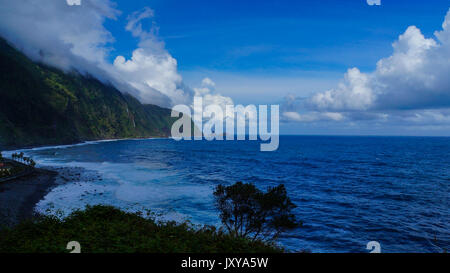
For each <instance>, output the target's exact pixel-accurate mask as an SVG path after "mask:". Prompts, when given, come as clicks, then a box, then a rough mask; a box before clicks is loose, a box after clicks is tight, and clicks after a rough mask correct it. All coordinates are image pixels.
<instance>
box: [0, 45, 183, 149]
mask: <svg viewBox="0 0 450 273" xmlns="http://www.w3.org/2000/svg"><path fill="white" fill-rule="evenodd" d="M174 120H175V119H173V118H171V117H170V110H169V109H165V108H161V107H158V106H155V105H143V104H141V103H140V102H139V101H138V100H137V99H135V98H134V97H132V96H131V95H124V94H122V93H121V92H119V91H118V90H117V89H116V88H114V87H112V86H108V85H105V84H103V83H102V82H100V81H98V80H96V79H94V78H89V77H86V76H82V75H80V74H78V73H69V74H66V73H64V72H63V71H60V70H58V69H55V68H51V67H47V66H45V65H42V64H37V63H34V62H33V61H31V60H30V59H28V58H27V57H26V56H24V55H23V54H22V53H20V52H19V51H17V50H16V49H14V48H13V47H11V46H10V45H8V44H7V43H6V42H5V41H4V40H2V39H0V148H5V147H23V146H31V145H50V144H68V143H74V142H79V141H85V140H97V139H109V138H134V137H136V138H138V137H152V136H159V137H164V136H169V135H170V128H171V126H172V123H173V122H174Z"/></svg>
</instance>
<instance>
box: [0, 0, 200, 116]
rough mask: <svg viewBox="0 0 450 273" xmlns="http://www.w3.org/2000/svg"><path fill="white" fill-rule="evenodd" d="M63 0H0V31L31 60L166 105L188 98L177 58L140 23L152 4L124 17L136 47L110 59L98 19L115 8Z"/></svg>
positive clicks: (91, 0) (96, 1)
mask: <svg viewBox="0 0 450 273" xmlns="http://www.w3.org/2000/svg"><path fill="white" fill-rule="evenodd" d="M68 4H69V2H66V1H61V0H49V1H45V3H44V2H42V1H40V0H28V1H10V0H0V5H1V6H2V8H1V9H0V35H1V36H3V37H4V38H6V39H7V40H8V41H10V42H11V43H13V44H14V45H15V46H16V47H17V48H18V49H20V50H22V51H23V52H24V53H25V54H27V55H28V56H30V57H31V58H32V59H33V60H36V61H41V62H44V63H47V64H49V65H52V66H56V67H58V68H61V69H64V70H65V71H69V70H72V69H76V70H78V71H79V72H81V73H88V74H92V75H94V76H96V77H97V78H99V79H101V80H103V81H105V82H111V83H113V84H114V85H115V86H116V87H117V88H118V89H119V90H121V91H123V92H128V93H131V94H132V95H134V96H136V97H137V98H139V99H140V100H141V101H142V102H144V103H152V104H158V105H161V106H166V107H169V106H172V105H174V104H179V103H184V104H190V103H191V100H192V91H191V90H190V88H188V87H186V86H185V85H184V84H183V80H182V77H181V75H180V74H179V73H178V70H177V61H176V60H175V59H174V58H173V57H172V56H171V55H170V54H169V52H167V50H166V49H165V45H164V43H163V42H162V41H160V40H159V38H158V35H157V28H156V27H152V28H150V29H149V30H146V29H144V28H143V26H142V20H151V19H152V18H153V15H154V12H153V10H151V9H150V8H145V9H143V10H141V11H138V12H135V13H133V14H131V15H130V16H129V17H128V18H127V19H128V23H127V25H126V26H125V29H126V30H127V31H129V32H130V33H131V34H132V35H133V36H134V37H137V38H138V39H139V44H138V47H137V48H136V49H135V50H134V51H133V53H132V56H131V58H130V59H128V60H127V59H126V58H125V57H123V56H117V57H116V58H115V61H114V62H113V63H112V64H111V63H110V62H109V61H108V59H109V57H110V56H111V52H112V45H113V43H114V42H115V39H114V37H113V36H112V34H111V33H110V32H109V31H108V30H107V29H106V28H105V27H104V22H105V20H108V19H112V20H115V19H116V18H117V17H118V16H119V15H120V14H121V12H120V11H119V10H117V9H116V8H115V4H114V3H113V2H112V1H110V0H84V1H83V2H82V5H79V6H77V8H74V7H73V6H68ZM70 4H74V5H77V4H78V1H70ZM80 4H81V2H80ZM30 26H32V27H30Z"/></svg>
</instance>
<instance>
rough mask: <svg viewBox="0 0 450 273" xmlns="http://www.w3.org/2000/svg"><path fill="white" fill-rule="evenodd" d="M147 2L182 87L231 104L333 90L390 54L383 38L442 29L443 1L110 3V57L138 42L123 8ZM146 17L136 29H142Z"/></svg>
mask: <svg viewBox="0 0 450 273" xmlns="http://www.w3.org/2000/svg"><path fill="white" fill-rule="evenodd" d="M143 6H149V7H151V8H152V9H153V10H154V12H155V16H154V18H153V23H154V24H156V26H158V29H159V33H158V36H159V37H160V39H161V40H163V41H164V43H165V47H166V49H167V50H168V52H170V54H171V55H172V56H173V57H174V58H175V59H177V61H178V70H179V72H180V74H181V75H182V76H183V80H184V81H185V82H186V83H187V84H188V85H190V86H196V85H199V83H200V82H201V80H202V78H204V77H209V78H211V79H212V80H213V81H215V82H216V84H217V85H216V89H217V90H218V91H220V93H221V94H222V95H224V96H230V97H231V98H232V99H233V100H234V102H235V103H242V104H258V103H283V98H284V97H286V96H290V95H291V96H296V97H300V98H303V97H309V96H312V95H313V94H314V93H316V92H321V91H325V90H328V89H331V88H333V87H334V86H336V85H337V84H338V83H339V82H340V81H341V79H342V77H343V75H344V74H345V73H346V71H347V70H348V69H349V68H352V67H357V68H358V69H359V70H360V71H361V72H371V71H374V70H375V69H376V63H377V61H378V60H380V59H382V58H386V57H389V56H390V55H391V54H392V53H393V47H392V44H393V42H394V41H396V40H397V39H398V37H399V35H401V34H402V33H404V32H405V30H406V29H407V28H408V27H409V26H417V28H419V29H420V31H421V32H422V33H423V34H424V36H425V37H433V35H434V32H435V31H436V30H440V29H441V28H442V22H443V18H444V17H445V15H446V13H447V11H448V8H449V2H448V1H439V0H433V1H411V0H410V1H406V0H396V1H388V0H384V1H382V3H381V5H380V6H369V5H368V4H367V3H366V1H364V0H351V1H331V0H326V1H259V2H255V1H200V0H198V1H175V0H164V1H162V0H161V1H160V0H155V1H144V0H138V1H133V2H132V3H130V1H119V2H118V6H117V8H118V9H119V10H121V11H123V15H122V16H120V17H119V18H118V20H117V21H108V22H107V24H106V26H107V28H108V29H109V30H110V31H111V32H112V33H113V34H114V36H115V37H116V39H117V42H116V43H115V44H114V48H115V49H116V51H115V52H114V53H117V54H119V55H124V56H128V57H130V56H131V51H130V49H131V48H135V46H136V43H137V40H136V39H131V36H130V33H129V32H127V31H125V30H124V28H123V25H124V24H126V19H127V18H126V17H127V16H126V14H130V13H131V12H133V11H135V10H139V9H141V8H142V7H143ZM150 26H151V25H150V22H147V25H145V24H144V27H148V28H149V27H150ZM282 127H283V128H282V132H284V133H306V134H308V133H311V134H395V135H397V134H399V135H422V134H424V135H429V134H430V135H434V134H436V135H448V134H449V131H448V129H447V127H445V128H440V129H439V130H437V131H436V130H431V131H430V130H428V129H426V128H421V129H420V130H418V129H417V128H416V127H414V126H403V124H402V122H400V121H399V124H398V123H392V124H391V123H389V124H383V125H379V124H378V126H377V125H374V124H364V123H363V124H356V125H355V124H351V123H345V124H335V123H326V122H325V123H321V124H302V123H290V124H287V125H286V124H285V125H283V126H282Z"/></svg>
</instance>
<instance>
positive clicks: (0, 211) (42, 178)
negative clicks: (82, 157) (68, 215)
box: [0, 137, 170, 228]
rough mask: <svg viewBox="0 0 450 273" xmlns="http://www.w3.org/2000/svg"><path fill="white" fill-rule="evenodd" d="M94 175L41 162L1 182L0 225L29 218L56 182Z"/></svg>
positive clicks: (21, 148) (81, 170) (89, 142)
mask: <svg viewBox="0 0 450 273" xmlns="http://www.w3.org/2000/svg"><path fill="white" fill-rule="evenodd" d="M148 139H170V138H169V137H148V138H120V139H101V140H90V141H83V142H78V143H71V144H60V145H35V146H29V147H9V149H5V150H3V153H4V154H6V155H8V154H11V153H13V152H21V151H23V152H25V153H26V152H27V151H32V150H41V149H43V150H44V149H61V148H69V147H73V146H81V145H95V144H98V143H103V142H113V141H124V140H148ZM94 176H96V175H93V174H90V173H89V172H86V170H85V169H83V168H80V167H57V166H51V165H50V166H48V165H47V166H42V167H40V168H36V169H35V171H33V172H32V173H30V174H28V175H25V176H22V177H19V178H16V179H13V180H9V181H5V182H1V183H0V228H2V227H4V226H8V227H9V226H13V225H15V224H17V223H19V222H21V221H23V220H27V219H31V218H32V217H33V216H34V215H35V214H36V212H35V208H36V205H37V204H38V203H39V202H40V201H41V200H43V199H44V198H45V196H46V195H47V194H48V193H49V192H50V191H51V190H52V189H54V188H56V187H57V186H60V185H63V184H66V183H71V182H77V181H79V180H80V178H81V177H83V179H87V180H91V179H93V178H92V177H94Z"/></svg>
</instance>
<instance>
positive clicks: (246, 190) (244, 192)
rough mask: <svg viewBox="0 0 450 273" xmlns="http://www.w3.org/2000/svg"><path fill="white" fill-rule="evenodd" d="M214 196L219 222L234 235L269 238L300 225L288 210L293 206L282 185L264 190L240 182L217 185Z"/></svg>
mask: <svg viewBox="0 0 450 273" xmlns="http://www.w3.org/2000/svg"><path fill="white" fill-rule="evenodd" d="M214 197H215V199H216V207H217V208H218V210H219V211H220V218H221V220H222V223H223V225H224V226H225V227H226V229H227V230H228V233H229V234H230V235H232V236H234V237H236V238H251V240H252V241H257V240H266V241H267V240H268V241H272V240H276V239H277V238H278V236H279V235H280V234H281V233H283V232H284V231H287V230H292V229H295V228H298V227H300V226H301V223H300V222H298V221H297V220H296V219H295V215H294V214H293V213H292V212H291V211H292V210H293V209H294V208H295V207H296V206H295V205H294V204H293V203H292V202H291V200H290V198H289V197H288V196H287V192H286V188H285V187H284V185H279V186H277V187H270V188H268V190H267V192H263V191H261V190H259V189H258V188H256V187H255V185H253V184H245V183H242V182H238V183H236V184H234V185H231V186H223V185H219V186H217V188H216V190H215V192H214Z"/></svg>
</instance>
